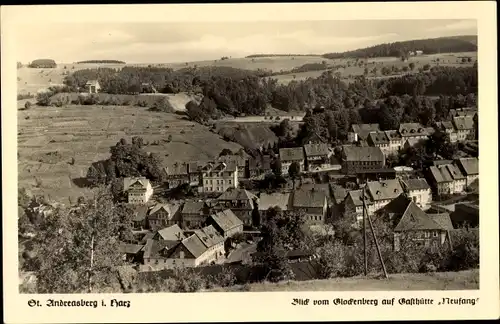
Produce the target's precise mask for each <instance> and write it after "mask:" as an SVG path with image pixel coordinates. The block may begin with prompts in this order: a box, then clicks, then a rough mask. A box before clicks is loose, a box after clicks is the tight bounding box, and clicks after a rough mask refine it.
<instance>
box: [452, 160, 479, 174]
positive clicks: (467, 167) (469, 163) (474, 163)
mask: <svg viewBox="0 0 500 324" xmlns="http://www.w3.org/2000/svg"><path fill="white" fill-rule="evenodd" d="M457 165H458V166H459V168H460V169H461V170H462V171H463V172H464V173H465V175H476V174H479V160H478V159H477V158H475V157H471V158H461V159H458V161H457Z"/></svg>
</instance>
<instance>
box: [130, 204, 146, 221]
mask: <svg viewBox="0 0 500 324" xmlns="http://www.w3.org/2000/svg"><path fill="white" fill-rule="evenodd" d="M147 214H148V206H146V205H136V206H134V216H133V218H132V221H134V222H140V221H143V220H144V219H145V218H146V216H147Z"/></svg>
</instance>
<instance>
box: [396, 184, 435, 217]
mask: <svg viewBox="0 0 500 324" xmlns="http://www.w3.org/2000/svg"><path fill="white" fill-rule="evenodd" d="M401 186H402V187H403V190H404V191H405V193H406V194H407V196H408V197H409V198H410V199H411V200H412V201H413V202H414V203H415V204H416V205H417V206H418V207H420V208H422V209H423V210H427V209H429V208H430V205H431V203H432V191H431V187H430V186H429V184H428V183H427V181H426V180H425V179H424V178H418V179H404V180H401Z"/></svg>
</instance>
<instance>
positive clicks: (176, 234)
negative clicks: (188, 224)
mask: <svg viewBox="0 0 500 324" xmlns="http://www.w3.org/2000/svg"><path fill="white" fill-rule="evenodd" d="M158 234H159V235H160V236H161V238H162V239H163V240H165V241H180V240H182V239H185V238H186V236H185V235H184V232H183V231H182V229H181V228H180V227H179V225H177V224H175V225H172V226H169V227H165V228H163V229H161V230H159V231H158Z"/></svg>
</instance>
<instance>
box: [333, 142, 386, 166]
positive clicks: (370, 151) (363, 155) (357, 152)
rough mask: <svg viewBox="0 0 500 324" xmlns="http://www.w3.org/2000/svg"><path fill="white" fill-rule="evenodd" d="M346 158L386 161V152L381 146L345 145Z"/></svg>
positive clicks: (351, 159) (349, 159)
mask: <svg viewBox="0 0 500 324" xmlns="http://www.w3.org/2000/svg"><path fill="white" fill-rule="evenodd" d="M343 150H344V154H345V158H346V160H347V161H366V162H372V161H377V162H378V161H384V160H385V158H384V153H382V150H381V149H380V148H379V147H373V146H363V147H360V146H351V145H344V146H343Z"/></svg>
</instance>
